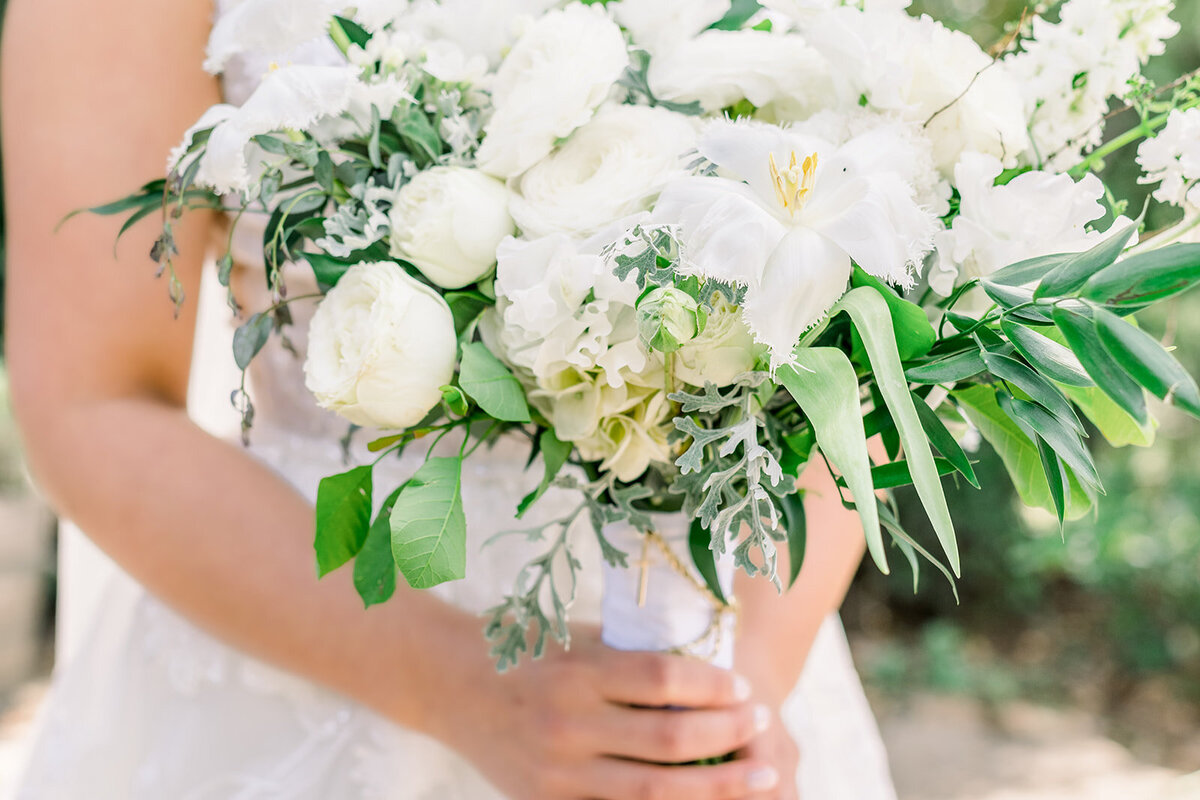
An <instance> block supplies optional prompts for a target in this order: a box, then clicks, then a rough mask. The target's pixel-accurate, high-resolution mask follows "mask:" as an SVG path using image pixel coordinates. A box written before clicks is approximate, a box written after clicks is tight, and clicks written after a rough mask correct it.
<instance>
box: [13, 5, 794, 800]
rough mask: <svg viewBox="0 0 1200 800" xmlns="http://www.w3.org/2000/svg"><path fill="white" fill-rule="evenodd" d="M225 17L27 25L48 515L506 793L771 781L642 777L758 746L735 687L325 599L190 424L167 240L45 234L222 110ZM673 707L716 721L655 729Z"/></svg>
mask: <svg viewBox="0 0 1200 800" xmlns="http://www.w3.org/2000/svg"><path fill="white" fill-rule="evenodd" d="M210 14H211V5H210V2H208V0H176V1H175V2H163V0H119V2H104V3H98V2H94V0H10V2H9V4H8V17H7V19H6V20H5V23H6V24H5V30H4V48H3V64H2V68H0V74H2V85H0V90H2V101H3V108H4V115H3V125H4V127H3V132H2V133H3V141H4V147H5V152H4V155H5V179H6V187H5V189H6V193H7V208H8V215H9V216H8V222H9V225H8V231H9V237H10V238H9V241H8V248H9V249H8V255H9V259H8V276H7V277H8V286H7V288H8V309H7V312H8V313H7V322H8V330H7V341H8V365H9V370H10V375H11V379H12V390H13V403H14V408H15V410H16V413H17V416H18V419H19V423H20V426H21V430H22V434H23V436H24V440H25V444H26V447H27V452H28V457H29V461H30V465H31V467H32V469H33V471H34V472H35V474H36V475H37V477H38V479H39V482H40V483H41V485H42V487H43V488H44V489H45V490H46V491H47V493H48V494H49V495H50V497H51V499H52V500H53V502H54V504H55V505H56V506H57V507H58V508H59V509H60V510H61V511H62V512H63V513H64V514H65V515H66V516H68V517H70V518H72V519H73V520H74V521H76V522H77V523H79V524H80V525H81V526H82V527H83V528H84V529H85V530H87V531H88V533H89V534H90V535H91V536H92V538H93V539H95V541H96V542H97V543H99V544H100V546H101V547H102V548H103V549H104V550H106V551H107V552H108V553H109V554H110V555H112V556H113V557H114V558H115V559H116V560H117V561H118V562H119V563H120V564H121V565H122V566H123V567H125V568H126V569H127V570H128V571H129V572H130V573H132V574H133V575H134V576H135V577H136V578H137V579H138V580H139V581H141V582H142V583H144V584H145V585H146V586H147V587H148V588H150V589H151V590H152V591H153V592H155V593H156V594H157V595H158V596H160V597H161V598H163V599H164V600H166V601H167V602H168V603H170V604H171V605H173V606H174V607H176V608H177V609H179V610H180V611H182V612H183V613H184V614H185V615H186V616H187V617H188V618H190V619H192V620H194V621H196V622H197V623H198V624H200V625H202V626H204V627H206V628H207V629H208V630H210V631H212V632H213V633H214V634H216V635H217V636H219V637H220V638H222V639H224V640H226V641H228V642H230V643H232V644H233V645H234V646H235V647H238V648H240V649H242V650H245V651H247V652H249V653H252V654H255V655H257V656H259V657H262V658H265V659H267V660H270V661H272V662H274V663H276V664H279V665H281V666H283V667H285V668H287V669H289V670H291V671H294V672H296V673H299V674H301V675H304V676H307V677H309V678H311V679H313V680H315V681H318V682H320V683H323V684H325V685H327V686H330V687H332V688H335V689H337V690H339V691H341V692H343V693H345V694H347V695H349V696H352V697H355V698H357V699H358V700H360V701H362V702H364V703H366V704H367V705H369V706H371V707H373V708H375V709H376V710H378V711H380V712H382V713H384V714H386V715H388V716H389V717H391V718H392V719H394V720H396V721H397V722H399V723H401V724H404V725H406V726H408V727H412V728H415V729H418V730H422V731H425V732H428V733H430V734H432V735H435V736H437V737H439V738H441V739H442V740H443V741H445V742H446V743H447V744H449V745H450V746H452V747H454V748H456V749H457V750H459V751H460V752H462V753H463V754H464V755H465V756H466V757H467V758H469V759H471V760H472V761H474V762H475V764H476V766H478V767H479V768H480V769H481V770H483V771H484V773H485V774H486V775H487V776H488V777H489V778H490V779H491V780H492V781H493V782H494V783H495V784H496V785H497V786H498V787H500V788H501V789H503V790H505V793H506V794H508V795H509V796H513V797H538V798H539V800H549V799H550V798H558V797H580V796H584V797H597V798H630V797H640V796H653V797H661V798H675V797H680V798H682V797H688V798H694V800H705V799H706V798H708V799H709V800H720V799H721V798H737V797H743V796H745V795H746V794H747V791H748V789H749V788H750V787H752V786H757V787H759V788H762V787H765V786H767V785H769V784H771V783H773V782H774V781H775V780H776V779H777V776H774V773H773V772H771V771H770V769H769V768H768V767H766V765H764V764H763V763H762V762H761V761H755V760H754V759H743V760H740V761H737V762H734V763H730V764H725V765H722V766H720V767H705V768H699V767H697V768H684V767H681V768H663V767H655V766H652V765H646V764H638V763H636V762H633V761H630V760H629V758H630V757H633V758H644V759H647V760H653V761H660V762H683V761H691V760H695V759H698V758H702V757H706V756H712V755H718V754H720V753H724V752H728V751H730V750H732V749H734V748H736V747H738V746H741V745H743V744H745V743H747V742H749V741H750V740H751V739H752V738H753V737H754V734H755V720H756V719H759V718H761V714H756V713H755V709H754V708H753V707H752V706H751V705H750V704H749V703H748V702H747V697H746V695H747V694H748V692H745V691H742V690H741V688H740V686H741V685H742V684H739V683H738V682H737V681H735V679H734V678H733V677H732V676H730V675H728V674H726V673H725V672H724V671H723V670H718V669H716V668H714V667H711V666H708V665H705V664H698V663H693V662H690V661H687V660H685V659H681V658H677V657H668V656H663V655H654V654H631V653H617V652H615V651H611V650H608V649H607V648H602V647H599V646H598V645H597V644H594V643H593V641H592V640H591V639H589V638H588V637H583V636H581V637H580V639H579V641H578V643H577V646H576V648H575V649H574V650H573V651H572V652H571V653H570V654H567V655H563V654H556V655H554V656H552V657H548V658H546V659H544V660H543V661H540V662H538V663H537V664H534V665H528V666H523V667H522V668H521V669H518V670H515V671H514V672H513V673H511V674H509V675H507V676H505V677H504V678H498V677H497V676H496V675H495V672H494V671H493V669H492V666H491V663H490V660H489V659H488V658H487V655H486V650H485V647H484V645H483V642H482V636H481V627H480V621H479V620H476V619H473V618H471V617H469V616H468V615H465V614H463V613H461V612H458V611H456V610H453V609H451V608H450V607H449V606H447V605H444V604H443V603H441V602H440V601H438V600H437V599H436V598H435V597H434V596H433V595H431V594H427V593H420V592H414V591H411V590H408V589H407V588H401V589H400V590H399V591H398V592H397V594H396V597H395V598H393V600H392V601H391V602H389V603H387V604H384V605H382V606H380V607H377V608H374V609H372V610H371V611H370V612H364V611H363V608H362V605H361V603H359V601H358V599H357V596H356V594H355V592H354V590H353V588H352V587H351V586H350V583H349V571H348V570H345V569H343V570H340V571H339V572H337V573H335V574H334V575H331V576H329V577H328V578H326V579H324V580H322V581H320V582H318V581H317V580H316V573H315V564H314V557H313V552H312V509H311V507H310V506H309V505H308V504H307V503H306V502H305V501H304V500H303V498H301V497H300V496H299V495H298V494H297V493H296V492H295V491H294V490H293V489H292V488H290V487H289V486H288V485H287V484H286V483H285V482H283V481H282V480H280V479H279V478H278V477H277V476H276V475H275V474H274V473H272V472H271V471H270V470H269V469H267V468H265V467H264V466H263V465H261V464H259V463H258V462H257V461H255V460H254V459H253V458H251V457H250V456H249V455H247V454H246V453H245V452H244V451H243V450H242V449H240V448H239V447H237V446H233V445H230V444H227V443H224V442H221V441H219V440H217V439H215V438H212V437H210V436H209V435H207V434H206V433H204V432H203V431H201V430H200V429H199V428H197V427H196V426H195V425H193V424H192V423H191V422H190V421H189V419H188V417H187V415H186V412H185V409H184V401H185V395H186V389H187V378H188V372H189V361H190V358H191V350H192V337H193V326H194V316H193V315H194V310H195V304H194V303H193V302H189V303H188V304H187V305H185V306H184V310H183V316H182V318H181V319H179V320H174V319H172V308H171V304H170V303H169V302H168V300H167V297H166V291H165V288H166V287H165V285H164V283H163V282H162V281H160V280H155V279H154V278H153V277H152V265H151V264H150V263H149V261H148V259H147V256H146V254H147V253H148V251H149V248H150V244H151V241H152V240H153V239H154V237H155V236H156V234H157V230H156V225H157V224H159V223H157V222H156V221H155V220H154V219H153V218H150V219H147V220H145V221H143V222H142V223H141V224H140V225H138V226H137V227H135V228H134V229H133V230H131V231H130V232H129V234H128V236H127V238H126V239H125V240H123V241H122V242H121V247H120V250H119V257H117V258H116V259H113V258H112V257H111V256H110V255H109V254H110V252H111V249H112V238H113V235H114V233H115V228H116V226H115V224H114V221H113V220H112V219H101V218H96V217H88V216H84V217H80V218H76V219H74V220H72V221H71V222H70V223H68V224H67V225H66V226H65V227H64V228H63V229H62V231H61V233H59V234H58V235H54V234H53V233H52V229H53V227H54V225H55V224H56V223H57V222H58V221H59V219H60V218H61V217H62V216H63V215H64V214H65V213H66V212H67V211H69V210H70V209H73V208H77V207H80V206H84V205H91V204H95V203H98V202H103V201H107V200H110V199H112V198H115V197H118V196H121V195H123V194H124V193H126V192H128V191H129V190H130V189H131V188H133V186H134V185H136V184H137V183H139V182H141V181H143V180H146V179H148V178H150V177H153V176H155V175H157V174H161V172H162V170H163V161H164V156H165V154H166V153H167V151H168V150H169V149H170V147H172V146H173V145H174V144H176V143H177V139H178V138H179V136H180V133H181V132H182V131H183V130H184V129H185V128H186V127H187V126H188V125H190V124H191V123H192V122H193V121H194V120H195V119H196V118H197V117H198V116H199V114H200V113H201V112H202V111H203V109H204V108H205V107H206V106H208V105H209V104H211V103H213V102H215V101H216V100H217V99H218V92H217V86H216V84H215V82H214V80H213V79H212V78H211V77H209V76H206V75H205V74H203V73H202V72H201V71H200V69H199V64H200V63H201V61H202V59H203V49H204V39H205V35H206V32H207V31H208V29H209V23H210ZM211 223H212V220H211V219H205V218H204V217H203V216H201V215H198V214H193V215H189V216H188V217H186V218H185V219H184V220H182V221H180V222H179V223H178V224H177V225H176V228H177V240H178V244H179V250H180V256H179V258H178V260H177V269H178V270H179V276H180V279H181V280H182V282H183V285H184V288H185V290H186V291H187V292H188V294H189V295H190V296H192V297H194V296H195V295H196V293H197V292H196V289H197V285H198V282H199V273H200V269H201V255H202V253H203V251H204V249H205V245H206V241H207V237H208V236H209V234H210V230H209V228H210V225H211ZM630 704H634V705H636V706H639V707H632V706H631V705H630ZM670 705H676V706H689V707H694V708H696V709H697V710H694V711H686V712H666V711H657V710H654V708H653V707H662V706H670ZM234 722H235V721H233V720H231V723H234ZM764 769H765V770H766V771H765V772H764V771H763V770H764ZM773 776H774V777H773ZM398 778H402V776H398Z"/></svg>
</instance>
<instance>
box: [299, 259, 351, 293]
mask: <svg viewBox="0 0 1200 800" xmlns="http://www.w3.org/2000/svg"><path fill="white" fill-rule="evenodd" d="M303 255H304V260H305V261H307V262H308V265H309V266H310V267H312V271H313V275H314V276H315V277H316V279H317V283H319V284H321V285H322V286H329V287H333V286H336V285H337V282H338V281H340V280H341V279H342V276H343V275H345V274H346V272H347V271H348V270H349V269H350V267H352V266H354V264H356V263H358V262H356V261H347V260H346V259H344V258H334V257H333V256H330V255H326V254H325V253H304V254H303Z"/></svg>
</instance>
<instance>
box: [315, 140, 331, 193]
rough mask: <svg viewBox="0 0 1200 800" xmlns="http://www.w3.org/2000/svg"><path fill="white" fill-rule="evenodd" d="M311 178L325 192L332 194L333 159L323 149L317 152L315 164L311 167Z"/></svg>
mask: <svg viewBox="0 0 1200 800" xmlns="http://www.w3.org/2000/svg"><path fill="white" fill-rule="evenodd" d="M313 178H314V179H316V181H317V185H318V186H320V187H321V188H322V189H324V190H325V193H326V194H333V190H334V181H333V159H331V158H330V157H329V153H328V152H326V151H325V150H322V151H321V152H319V153H317V165H316V166H315V167H314V168H313Z"/></svg>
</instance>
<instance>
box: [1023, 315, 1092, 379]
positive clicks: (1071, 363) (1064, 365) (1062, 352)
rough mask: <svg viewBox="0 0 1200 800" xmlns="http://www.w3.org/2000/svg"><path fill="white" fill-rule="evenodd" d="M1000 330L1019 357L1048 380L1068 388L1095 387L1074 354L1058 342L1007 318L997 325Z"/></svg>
mask: <svg viewBox="0 0 1200 800" xmlns="http://www.w3.org/2000/svg"><path fill="white" fill-rule="evenodd" d="M1000 328H1001V330H1003V331H1004V335H1005V336H1007V337H1008V340H1009V341H1010V342H1012V343H1013V346H1014V347H1016V348H1017V350H1019V351H1020V353H1021V355H1023V356H1025V359H1026V360H1027V361H1028V362H1029V363H1030V364H1032V365H1033V366H1034V367H1035V368H1036V369H1037V370H1038V372H1041V373H1042V374H1043V375H1045V376H1046V377H1047V378H1049V379H1050V380H1053V381H1057V382H1058V383H1065V384H1067V385H1068V386H1095V385H1096V384H1095V381H1093V380H1092V379H1091V378H1090V377H1089V376H1088V374H1087V371H1086V370H1084V368H1083V365H1082V364H1080V363H1079V359H1078V358H1076V357H1075V354H1074V353H1072V352H1071V351H1070V349H1068V348H1066V347H1063V346H1062V345H1061V344H1059V343H1058V342H1057V341H1054V340H1053V339H1051V338H1049V337H1047V336H1044V335H1043V334H1041V333H1038V332H1037V331H1035V330H1034V329H1032V328H1027V327H1025V326H1024V325H1018V324H1017V323H1015V322H1012V321H1010V320H1007V319H1006V320H1002V321H1001V322H1000ZM1051 330H1053V329H1051Z"/></svg>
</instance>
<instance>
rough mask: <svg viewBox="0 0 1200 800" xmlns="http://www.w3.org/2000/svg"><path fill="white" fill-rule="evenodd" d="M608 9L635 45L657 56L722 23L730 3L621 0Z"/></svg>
mask: <svg viewBox="0 0 1200 800" xmlns="http://www.w3.org/2000/svg"><path fill="white" fill-rule="evenodd" d="M608 7H609V8H610V9H611V10H612V12H613V16H614V17H616V20H617V22H619V23H620V24H621V27H623V28H624V29H625V30H627V31H629V35H630V36H631V37H632V38H633V42H634V44H636V45H637V46H639V47H642V48H644V49H646V50H648V51H649V52H650V53H657V52H659V51H661V50H663V49H665V48H667V47H670V46H671V45H673V44H678V43H679V42H682V41H684V40H685V39H690V38H692V37H693V36H696V35H697V34H699V33H700V32H701V31H703V30H704V29H705V28H707V27H708V26H710V25H712V24H713V23H714V22H716V21H717V20H719V19H720V18H721V17H722V16H723V15H724V14H725V12H726V11H728V10H729V0H621V2H619V3H609V6H608Z"/></svg>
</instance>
